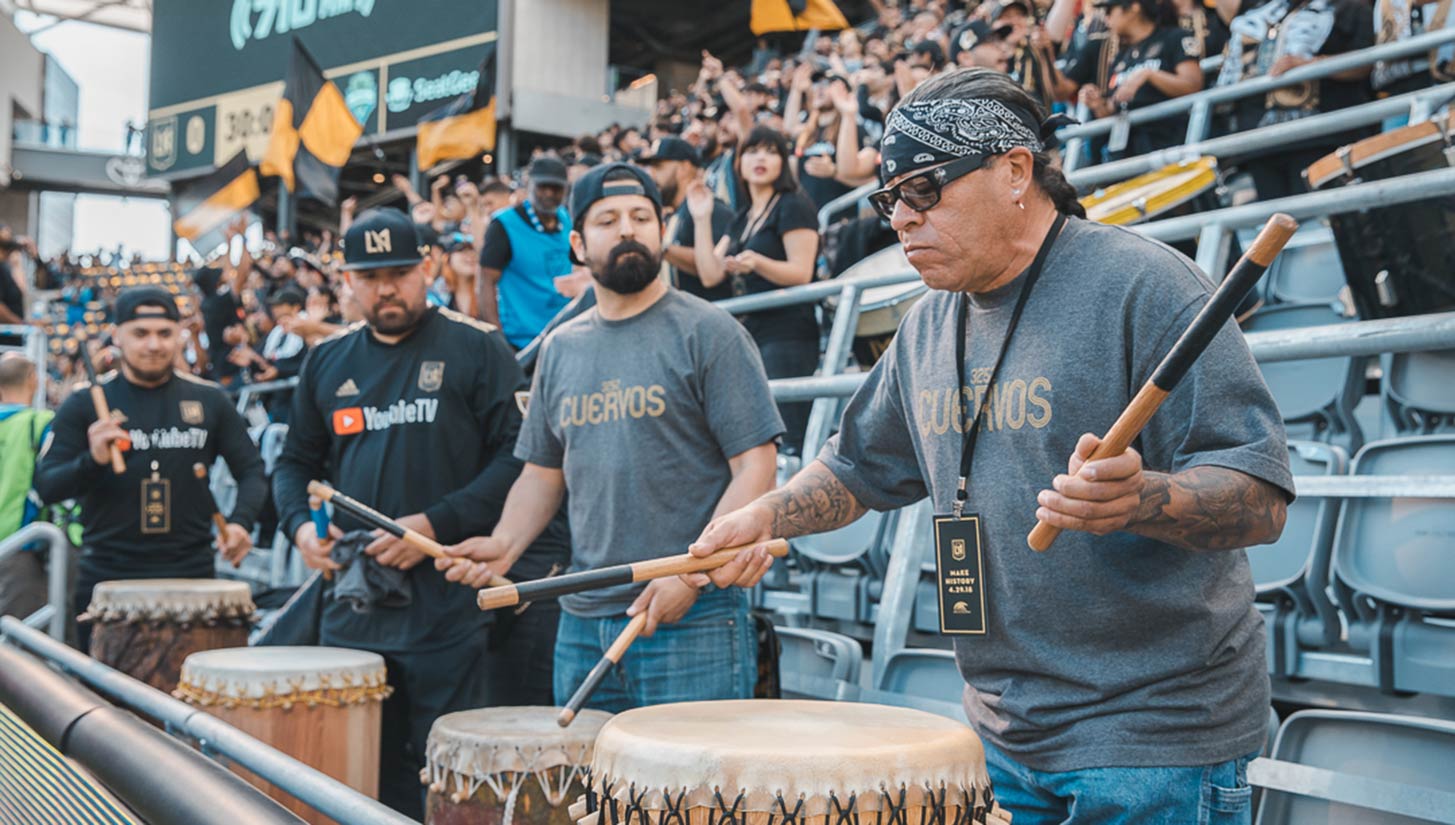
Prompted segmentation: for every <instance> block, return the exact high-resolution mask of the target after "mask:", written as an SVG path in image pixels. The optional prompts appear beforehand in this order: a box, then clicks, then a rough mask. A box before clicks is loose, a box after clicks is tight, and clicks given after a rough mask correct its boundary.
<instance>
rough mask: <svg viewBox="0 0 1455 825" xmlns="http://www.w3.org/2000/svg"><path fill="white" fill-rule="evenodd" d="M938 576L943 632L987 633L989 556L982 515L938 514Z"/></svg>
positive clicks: (941, 629) (936, 556)
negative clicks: (982, 539) (984, 544)
mask: <svg viewBox="0 0 1455 825" xmlns="http://www.w3.org/2000/svg"><path fill="white" fill-rule="evenodd" d="M935 578H936V580H937V581H938V584H939V595H940V632H941V633H959V634H966V635H975V636H983V635H985V586H984V582H985V556H984V554H983V553H982V552H981V547H980V517H979V516H975V515H967V516H961V517H958V518H957V517H955V516H936V517H935Z"/></svg>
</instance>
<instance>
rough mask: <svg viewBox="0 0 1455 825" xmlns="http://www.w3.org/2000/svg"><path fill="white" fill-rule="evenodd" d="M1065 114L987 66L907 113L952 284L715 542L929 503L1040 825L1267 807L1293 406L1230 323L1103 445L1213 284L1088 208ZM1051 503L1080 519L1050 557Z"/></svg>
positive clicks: (915, 213) (903, 198)
mask: <svg viewBox="0 0 1455 825" xmlns="http://www.w3.org/2000/svg"><path fill="white" fill-rule="evenodd" d="M1052 128H1054V124H1051V123H1048V122H1044V121H1043V120H1042V115H1041V113H1040V111H1039V110H1038V108H1037V106H1036V104H1035V103H1034V102H1033V101H1032V100H1031V99H1030V98H1029V97H1028V96H1027V95H1026V94H1025V92H1024V91H1022V90H1021V89H1019V88H1018V87H1016V85H1015V84H1014V82H1013V81H1011V80H1009V79H1007V78H1005V77H1004V76H1003V75H999V74H998V73H995V72H989V71H985V70H980V69H971V70H962V71H957V72H952V73H950V74H948V75H945V76H943V77H940V78H936V79H934V80H932V81H930V82H928V83H926V84H924V85H923V86H921V87H919V88H918V89H916V90H915V92H914V93H913V94H911V95H909V96H908V97H907V98H905V100H904V101H902V102H901V103H900V104H899V106H898V108H896V109H895V111H894V112H893V113H892V114H891V115H890V118H889V121H888V124H887V130H886V136H885V139H884V142H883V146H884V149H883V154H884V162H883V167H882V177H883V179H884V181H885V183H886V184H887V186H886V187H885V188H884V189H881V190H880V191H879V192H876V193H875V194H874V195H873V196H871V199H872V200H873V201H874V203H875V205H876V207H877V208H878V209H879V210H880V211H881V212H882V213H884V214H885V215H886V217H888V218H889V220H890V221H891V224H892V226H893V227H894V229H895V231H897V232H898V233H899V237H900V240H901V242H902V243H903V244H904V247H905V250H906V254H907V255H908V257H909V260H910V262H911V263H912V264H913V265H914V267H915V268H916V269H917V270H918V271H919V272H920V275H921V276H922V277H923V279H924V281H925V283H926V284H927V285H928V286H930V287H931V288H932V290H933V291H931V292H930V293H929V294H928V295H926V297H925V298H924V299H922V300H921V301H920V302H919V303H918V304H917V305H916V306H915V307H914V308H913V309H912V310H911V311H910V312H909V314H908V315H907V316H906V317H905V319H904V320H903V322H902V323H901V325H900V328H899V332H898V334H897V335H896V337H895V339H894V342H893V344H892V345H891V346H890V348H889V350H888V351H887V352H886V353H885V354H884V356H883V357H882V358H881V359H880V360H879V362H878V363H877V364H876V365H875V366H874V369H873V370H872V371H871V372H870V374H869V376H868V377H867V380H866V381H865V383H864V385H863V386H862V387H861V388H860V390H859V391H858V393H856V394H855V396H854V398H853V399H852V400H851V401H850V403H849V406H848V408H847V409H846V411H845V412H844V417H843V422H842V426H841V429H840V431H839V433H838V435H837V436H835V438H833V439H832V440H831V441H830V442H829V444H828V445H826V446H825V448H824V450H823V452H821V453H820V454H819V457H818V460H817V461H814V462H813V463H811V464H810V465H809V466H808V467H807V468H806V469H804V470H803V471H802V472H801V473H799V475H798V476H797V477H795V478H794V479H793V480H792V481H790V482H789V483H788V484H787V485H786V486H784V487H783V488H781V489H779V490H777V491H774V492H772V493H770V494H768V495H766V496H764V497H763V498H760V499H759V500H758V501H756V502H754V503H752V504H750V505H749V506H748V507H746V508H744V509H743V510H740V511H738V512H737V513H733V514H730V515H728V516H726V517H724V518H722V519H719V520H717V521H715V522H714V523H713V524H712V525H710V526H709V527H708V529H707V530H706V531H705V532H704V534H703V536H702V538H701V539H700V541H699V542H698V543H697V544H696V545H694V546H693V552H694V553H698V554H706V553H708V552H711V551H712V550H713V549H715V548H718V547H723V546H729V545H735V544H740V543H748V542H755V541H761V540H764V539H766V538H768V537H771V536H785V537H792V536H799V535H804V534H807V533H817V532H823V531H827V530H832V529H836V528H838V527H841V526H843V525H845V524H848V523H849V522H852V521H853V520H854V519H856V518H858V517H859V516H860V515H862V514H863V513H864V512H865V511H866V510H868V509H870V508H873V509H876V510H889V509H893V508H897V507H905V506H908V505H910V504H913V503H915V502H917V501H920V500H922V499H926V498H928V499H930V500H931V502H932V505H933V508H934V510H933V512H934V513H936V514H937V515H936V517H935V518H934V519H933V535H932V536H931V535H926V537H925V539H926V541H927V542H930V546H931V547H932V548H935V549H934V552H935V555H936V557H937V561H938V562H939V568H938V569H939V574H940V576H939V578H940V582H939V593H940V596H941V599H942V600H943V601H944V604H945V605H946V608H947V609H946V610H945V611H944V612H943V613H942V615H941V623H942V629H943V630H944V631H945V632H947V633H952V634H955V635H954V645H955V653H956V659H957V662H958V664H959V668H960V672H961V674H962V675H963V677H964V678H965V681H966V684H967V689H966V691H965V694H964V704H965V711H966V714H967V716H968V718H969V720H970V722H971V723H972V724H973V725H974V727H975V728H976V730H977V732H978V733H979V734H980V736H981V738H982V739H983V741H984V744H985V751H986V758H987V763H988V766H989V770H990V775H991V779H992V782H993V785H994V790H995V793H996V796H997V798H998V799H999V800H1000V803H1001V804H1002V805H1004V807H1005V808H1006V809H1007V810H1009V811H1010V812H1011V813H1012V814H1014V817H1015V822H1016V825H1024V824H1025V823H1031V825H1039V824H1040V823H1073V824H1074V825H1089V823H1107V822H1115V823H1149V824H1150V823H1165V822H1179V823H1180V822H1211V823H1247V822H1249V821H1250V818H1251V811H1250V805H1249V796H1250V793H1251V792H1250V791H1249V789H1248V785H1247V777H1246V772H1245V768H1246V765H1247V763H1248V761H1249V760H1250V759H1251V758H1252V757H1254V756H1256V755H1257V753H1258V752H1259V750H1260V749H1261V747H1262V745H1263V742H1264V739H1265V736H1266V729H1267V719H1268V703H1269V685H1268V677H1267V673H1266V670H1265V668H1266V664H1265V654H1264V628H1263V622H1262V620H1261V619H1260V618H1259V615H1258V613H1257V611H1256V610H1255V609H1254V608H1253V603H1252V597H1253V585H1252V579H1251V575H1250V572H1249V568H1248V562H1247V558H1246V556H1245V554H1244V552H1243V549H1242V548H1245V547H1249V546H1252V545H1255V544H1262V543H1267V542H1271V541H1274V540H1276V539H1277V537H1278V536H1279V534H1280V533H1281V531H1282V528H1283V522H1284V518H1285V515H1286V506H1287V502H1288V500H1289V499H1290V498H1291V496H1292V491H1293V484H1292V478H1291V476H1290V474H1289V470H1288V455H1287V446H1286V443H1285V438H1284V433H1283V428H1282V424H1281V421H1280V418H1279V414H1278V409H1277V407H1276V406H1275V405H1274V403H1273V400H1272V398H1271V397H1270V396H1269V393H1268V390H1267V388H1266V386H1265V385H1264V383H1263V380H1262V378H1261V376H1260V374H1259V372H1258V368H1257V365H1256V364H1255V363H1254V361H1253V359H1252V357H1251V355H1250V354H1249V352H1248V349H1247V345H1246V344H1245V343H1244V341H1243V338H1242V336H1241V335H1240V334H1239V332H1238V330H1237V328H1236V326H1235V325H1234V324H1233V323H1231V322H1229V323H1228V324H1227V325H1226V326H1225V327H1224V328H1223V329H1222V330H1221V331H1219V332H1218V334H1217V336H1216V337H1215V338H1214V340H1213V341H1212V343H1211V345H1210V347H1209V348H1208V349H1207V350H1206V352H1205V353H1204V355H1203V356H1202V357H1201V358H1200V359H1199V360H1198V361H1197V362H1196V363H1195V364H1194V365H1193V367H1192V369H1191V371H1190V372H1189V373H1188V377H1187V379H1186V380H1185V381H1184V382H1183V383H1181V384H1179V385H1178V386H1177V388H1176V390H1175V391H1174V392H1172V393H1171V395H1170V396H1169V397H1168V400H1167V406H1165V407H1163V408H1162V409H1161V410H1160V411H1159V412H1158V413H1157V415H1155V416H1154V417H1153V418H1152V420H1151V422H1150V424H1149V425H1148V427H1147V429H1146V430H1145V431H1144V432H1143V434H1142V436H1141V437H1140V438H1139V439H1138V441H1137V442H1136V443H1135V444H1134V445H1133V446H1134V449H1132V450H1128V451H1127V452H1126V453H1125V454H1123V455H1122V456H1120V457H1117V458H1111V459H1102V460H1098V461H1094V462H1088V461H1087V457H1088V456H1089V455H1090V454H1091V453H1092V452H1093V450H1094V449H1095V447H1096V445H1097V444H1098V443H1099V440H1098V438H1097V437H1096V436H1095V435H1092V433H1099V432H1104V431H1105V430H1106V429H1107V428H1108V427H1109V426H1110V425H1111V423H1112V422H1113V421H1114V420H1115V419H1116V417H1117V415H1118V414H1119V413H1120V412H1121V410H1122V409H1123V408H1124V407H1125V406H1126V405H1127V404H1128V402H1129V401H1130V399H1131V394H1132V392H1133V391H1134V390H1135V389H1136V388H1137V387H1139V386H1141V385H1142V383H1143V382H1144V381H1145V380H1146V378H1147V377H1148V375H1149V374H1150V372H1151V371H1152V369H1154V368H1155V367H1156V365H1157V363H1158V362H1159V361H1160V360H1161V358H1162V356H1163V355H1164V354H1165V352H1166V350H1167V348H1168V347H1170V346H1171V342H1172V341H1173V340H1175V338H1176V337H1177V335H1178V334H1179V333H1180V332H1181V331H1182V330H1183V329H1185V328H1186V326H1187V325H1188V323H1189V322H1190V321H1191V319H1192V317H1193V316H1194V315H1195V314H1196V313H1197V312H1198V310H1199V309H1200V308H1201V307H1202V305H1203V304H1204V303H1205V302H1206V301H1207V298H1208V296H1209V294H1210V293H1211V289H1212V287H1211V284H1210V283H1209V282H1208V280H1207V279H1206V278H1205V277H1204V276H1203V274H1202V273H1201V272H1199V271H1197V269H1196V267H1195V266H1194V265H1193V264H1192V263H1191V262H1190V261H1188V260H1187V259H1186V258H1184V257H1182V256H1181V255H1179V254H1177V253H1176V252H1174V251H1173V250H1171V249H1170V248H1168V247H1166V246H1164V245H1162V244H1159V243H1156V242H1153V241H1149V240H1147V239H1145V238H1143V237H1142V236H1140V235H1138V234H1135V233H1133V232H1130V231H1128V230H1126V229H1122V228H1119V227H1112V226H1105V225H1101V224H1095V223H1090V222H1088V221H1086V220H1084V219H1083V218H1082V215H1083V213H1082V210H1081V209H1080V206H1079V205H1078V204H1077V202H1076V193H1075V191H1074V190H1073V189H1072V188H1071V187H1070V186H1069V185H1068V184H1067V183H1066V181H1065V178H1064V177H1063V176H1062V175H1061V172H1060V170H1059V169H1057V168H1055V167H1053V166H1051V165H1050V159H1049V157H1048V155H1047V154H1046V151H1045V148H1044V145H1043V143H1042V141H1043V139H1044V138H1043V136H1044V135H1047V134H1049V133H1050V130H1051V129H1052ZM967 402H968V403H967ZM1048 482H1049V488H1047V486H1048ZM959 490H964V494H963V495H961V494H959V492H958V491H959ZM1038 520H1039V521H1044V522H1047V523H1049V524H1052V525H1055V526H1056V527H1060V528H1062V529H1064V530H1065V531H1066V532H1065V533H1064V534H1062V536H1061V539H1060V541H1059V542H1058V543H1057V544H1056V546H1055V547H1054V548H1052V549H1051V550H1050V551H1049V552H1046V553H1035V552H1033V551H1031V550H1030V549H1028V548H1027V546H1026V535H1027V534H1028V533H1029V532H1030V530H1031V529H1032V528H1033V527H1034V526H1035V525H1036V523H1037V521H1038ZM927 532H930V531H927ZM730 567H731V566H730ZM712 578H713V580H714V581H715V582H718V583H721V584H727V583H730V582H731V583H736V584H741V585H751V584H753V583H754V582H755V578H754V576H753V575H752V574H751V571H748V572H747V573H745V572H744V571H742V570H740V569H736V568H734V569H729V568H723V570H722V571H719V572H718V573H717V574H715V575H714V576H713V577H712ZM951 608H953V609H951Z"/></svg>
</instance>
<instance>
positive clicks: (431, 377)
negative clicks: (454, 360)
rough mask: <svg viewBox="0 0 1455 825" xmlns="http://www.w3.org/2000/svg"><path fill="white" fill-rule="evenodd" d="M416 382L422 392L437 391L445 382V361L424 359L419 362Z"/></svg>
mask: <svg viewBox="0 0 1455 825" xmlns="http://www.w3.org/2000/svg"><path fill="white" fill-rule="evenodd" d="M418 383H419V389H420V391H422V392H439V389H440V387H442V386H444V384H445V362H443V361H425V362H424V363H423V364H420V365H419V382H418Z"/></svg>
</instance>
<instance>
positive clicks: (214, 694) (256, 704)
mask: <svg viewBox="0 0 1455 825" xmlns="http://www.w3.org/2000/svg"><path fill="white" fill-rule="evenodd" d="M183 668H184V669H183V672H182V681H181V682H180V683H179V684H178V685H177V689H176V690H174V691H172V695H173V696H175V697H177V698H178V699H183V700H185V701H187V702H190V703H192V704H194V705H201V706H202V707H209V706H212V705H218V706H221V707H224V708H227V709H229V710H230V709H232V708H237V707H245V708H253V709H256V710H272V709H275V708H282V709H283V710H289V709H291V708H292V707H293V706H294V705H303V706H305V707H310V708H311V707H317V706H319V705H323V706H325V707H334V708H336V707H343V706H345V705H361V704H364V703H366V702H382V701H384V700H385V699H387V698H389V695H390V694H392V693H393V692H394V688H392V687H390V686H389V685H388V683H387V682H386V681H385V677H384V675H383V674H379V675H368V676H362V677H356V676H355V675H354V674H352V673H344V674H340V675H338V676H336V677H335V676H331V675H330V674H327V673H320V674H318V676H317V677H316V678H317V681H318V687H316V688H310V689H308V690H305V689H304V685H306V684H307V682H308V679H309V677H308V676H299V677H297V678H292V679H285V680H284V687H285V688H286V689H285V690H283V691H279V690H278V682H277V680H271V681H268V682H264V683H263V684H262V685H259V686H258V688H257V689H258V691H259V692H260V693H261V694H262V695H261V696H253V695H252V692H253V687H252V686H250V685H249V684H248V683H246V682H241V681H233V682H232V686H231V689H229V687H228V679H227V678H226V677H218V678H217V680H216V681H215V682H209V681H208V679H207V677H205V676H204V677H203V678H202V679H201V680H199V681H198V683H197V684H195V685H194V684H191V683H190V682H189V681H188V676H189V674H188V673H187V672H186V670H185V665H184V666H183ZM335 679H337V682H338V684H335V683H334V682H335Z"/></svg>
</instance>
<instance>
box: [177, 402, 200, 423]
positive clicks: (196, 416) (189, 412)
mask: <svg viewBox="0 0 1455 825" xmlns="http://www.w3.org/2000/svg"><path fill="white" fill-rule="evenodd" d="M181 410H182V422H183V423H185V424H201V423H202V402H201V401H183V402H181Z"/></svg>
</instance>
